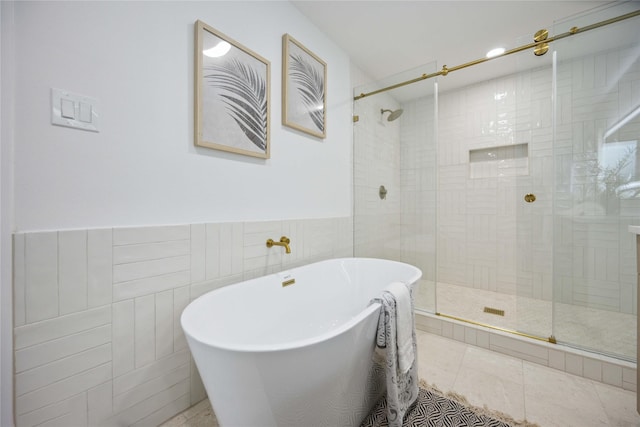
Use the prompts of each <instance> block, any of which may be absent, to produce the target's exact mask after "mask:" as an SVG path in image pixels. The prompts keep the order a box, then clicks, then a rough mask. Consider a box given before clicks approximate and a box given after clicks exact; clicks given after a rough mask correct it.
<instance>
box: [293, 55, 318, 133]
mask: <svg viewBox="0 0 640 427" xmlns="http://www.w3.org/2000/svg"><path fill="white" fill-rule="evenodd" d="M289 57H290V58H291V64H290V67H291V73H290V76H291V80H292V81H294V82H295V83H296V84H297V85H298V86H297V89H298V93H299V94H300V97H301V98H302V102H303V103H304V105H305V106H306V107H307V113H308V114H309V116H310V118H311V120H312V121H313V124H314V125H315V126H316V127H317V128H318V129H319V130H320V132H324V76H323V75H322V74H321V73H320V72H318V70H317V69H316V68H314V67H313V65H311V64H310V63H309V62H307V61H305V59H304V58H303V57H302V56H301V55H298V54H291V55H289Z"/></svg>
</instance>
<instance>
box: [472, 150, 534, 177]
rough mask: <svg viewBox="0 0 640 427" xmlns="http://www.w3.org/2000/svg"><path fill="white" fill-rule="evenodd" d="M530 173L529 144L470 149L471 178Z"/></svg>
mask: <svg viewBox="0 0 640 427" xmlns="http://www.w3.org/2000/svg"><path fill="white" fill-rule="evenodd" d="M521 175H529V144H527V143H524V144H513V145H503V146H498V147H489V148H480V149H476V150H469V178H472V179H473V178H496V177H498V176H521Z"/></svg>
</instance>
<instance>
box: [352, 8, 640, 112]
mask: <svg viewBox="0 0 640 427" xmlns="http://www.w3.org/2000/svg"><path fill="white" fill-rule="evenodd" d="M635 16H640V10H636V11H635V12H629V13H626V14H624V15H620V16H617V17H615V18H611V19H606V20H604V21H600V22H596V23H595V24H591V25H587V26H585V27H582V28H578V27H573V28H571V29H570V30H569V31H567V32H566V33H562V34H558V35H557V36H554V37H551V38H546V36H545V37H540V36H539V35H540V33H541V32H542V31H546V30H540V31H538V32H536V34H535V35H534V40H535V41H534V42H533V43H529V44H526V45H523V46H520V47H516V48H513V49H510V50H507V51H504V52H503V53H502V54H500V55H496V56H493V57H491V58H480V59H476V60H475V61H470V62H466V63H464V64H461V65H456V66H454V67H447V66H446V65H443V66H442V70H440V71H436V72H435V73H431V74H423V75H421V76H420V77H416V78H415V79H411V80H407V81H405V82H401V83H396V84H394V85H391V86H387V87H384V88H382V89H378V90H374V91H371V92H367V93H361V94H360V95H357V96H355V97H354V98H353V100H354V101H357V100H359V99H362V98H364V97H367V96H371V95H376V94H378V93H382V92H387V91H389V90H392V89H397V88H399V87H403V86H407V85H410V84H413V83H417V82H421V81H423V80H427V79H430V78H432V77H437V76H446V75H447V74H449V73H451V72H454V71H458V70H462V69H463V68H467V67H472V66H474V65H478V64H482V63H483V62H487V61H491V60H493V59H496V58H500V57H502V56H507V55H511V54H514V53H518V52H522V51H524V50H528V49H532V48H536V47H541V49H540V53H538V52H536V55H538V56H540V55H543V54H544V53H545V52H546V49H544V48H542V47H543V46H544V45H545V44H548V43H551V42H554V41H556V40H560V39H563V38H565V37H569V36H573V35H575V34H578V33H584V32H586V31H589V30H593V29H595V28H600V27H604V26H605V25H609V24H613V23H615V22H620V21H623V20H625V19H629V18H633V17H635ZM547 49H548V47H547Z"/></svg>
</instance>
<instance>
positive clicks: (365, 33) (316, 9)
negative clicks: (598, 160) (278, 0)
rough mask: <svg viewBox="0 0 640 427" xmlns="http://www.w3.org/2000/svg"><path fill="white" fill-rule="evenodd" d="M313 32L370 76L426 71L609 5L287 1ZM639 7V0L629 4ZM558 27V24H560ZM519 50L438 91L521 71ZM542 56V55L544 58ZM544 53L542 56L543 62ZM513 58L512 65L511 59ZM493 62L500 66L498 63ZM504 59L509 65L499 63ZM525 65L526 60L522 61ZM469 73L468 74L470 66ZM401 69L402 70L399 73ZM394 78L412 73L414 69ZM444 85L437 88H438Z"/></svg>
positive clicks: (445, 80) (451, 78)
mask: <svg viewBox="0 0 640 427" xmlns="http://www.w3.org/2000/svg"><path fill="white" fill-rule="evenodd" d="M292 3H293V4H294V5H295V6H296V7H297V8H298V9H299V10H300V11H301V12H302V13H303V14H304V15H305V16H307V17H308V18H309V19H310V20H311V21H312V22H313V23H314V24H315V25H316V26H317V27H318V28H319V29H320V30H322V31H323V32H324V33H326V34H327V35H328V36H329V37H330V38H331V39H332V40H333V41H334V42H335V43H336V44H337V45H339V46H340V47H341V48H342V49H344V50H345V51H346V52H347V54H348V55H349V56H350V57H351V60H352V62H353V63H354V64H355V65H356V66H357V67H358V68H360V69H361V70H362V71H363V72H365V73H366V74H367V75H368V76H369V77H371V78H372V79H373V80H374V81H378V80H382V79H385V78H387V77H389V76H392V75H395V74H398V73H400V72H403V71H406V70H409V69H413V68H416V67H419V66H421V65H424V64H428V63H432V62H433V61H437V66H436V65H435V64H433V65H432V66H433V67H434V68H433V69H431V70H426V71H425V72H426V73H431V72H434V71H437V70H439V69H441V68H442V65H443V64H446V65H448V66H449V67H451V66H455V65H460V64H463V63H466V62H469V61H472V60H475V59H479V58H482V57H484V55H485V54H486V52H487V51H488V50H489V49H491V48H494V47H497V46H502V47H505V48H507V49H510V48H514V47H517V46H521V45H523V44H527V43H530V42H532V41H533V34H534V33H535V32H536V31H537V30H539V29H542V28H546V29H548V30H549V33H550V35H553V34H554V33H559V32H565V31H568V28H569V27H567V28H564V27H562V25H561V24H557V28H556V31H555V32H554V22H556V21H561V20H564V18H568V17H570V16H572V15H575V14H581V13H582V12H585V11H588V10H590V9H593V8H596V7H600V6H602V5H604V4H607V3H611V2H608V1H480V0H478V1H453V0H451V1H428V0H422V1H401V0H387V1H367V0H363V1H292ZM635 3H636V4H635V6H638V7H640V1H638V2H635ZM565 25H566V24H565ZM523 55H526V56H527V58H528V59H526V61H530V60H538V61H539V62H538V64H541V65H542V64H543V62H541V61H547V62H548V61H550V58H545V57H539V58H537V57H535V56H534V55H533V53H531V52H528V53H519V54H516V55H512V57H513V58H515V57H519V58H520V59H518V60H512V62H511V63H508V62H507V61H506V59H507V58H506V57H505V58H501V59H497V60H495V61H491V62H489V63H485V64H483V65H480V66H477V67H473V68H467V69H465V70H460V71H457V72H455V73H451V74H449V75H448V76H447V77H440V78H439V79H438V80H439V85H440V90H441V91H442V90H443V89H444V90H446V89H448V88H452V87H455V86H459V85H461V84H469V83H471V82H473V81H478V80H479V79H486V78H487V75H489V76H490V75H491V74H496V73H498V74H500V73H502V74H509V70H511V71H510V72H514V71H515V68H516V67H518V68H519V69H523V68H522V67H523V65H522V61H523V59H522V58H523ZM545 56H546V57H550V55H545ZM543 58H544V59H543ZM514 61H515V62H514ZM498 62H500V64H498ZM507 64H509V65H507ZM527 66H528V65H527ZM471 70H473V71H471ZM405 74H406V73H405ZM409 74H410V77H409V76H402V78H400V79H399V80H406V79H408V78H413V77H418V76H419V75H421V74H422V72H420V73H417V72H416V71H413V74H411V73H409ZM443 85H444V87H443Z"/></svg>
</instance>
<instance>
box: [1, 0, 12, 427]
mask: <svg viewBox="0 0 640 427" xmlns="http://www.w3.org/2000/svg"><path fill="white" fill-rule="evenodd" d="M0 22H1V23H2V24H0V28H2V31H1V32H0V94H1V95H2V96H0V100H2V101H1V102H0V141H1V146H0V425H2V426H11V425H12V424H13V399H12V396H13V375H12V367H13V354H12V352H13V346H12V343H13V340H12V334H13V327H12V321H11V319H12V317H13V312H12V302H13V299H12V296H11V279H12V275H11V262H12V258H11V231H12V220H13V152H12V149H13V147H12V144H11V140H12V132H13V120H12V114H13V108H12V101H13V86H12V85H11V84H10V82H12V76H13V70H12V68H11V67H10V64H12V61H11V58H12V55H13V48H12V46H13V31H12V28H13V4H12V3H10V2H1V3H0Z"/></svg>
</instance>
